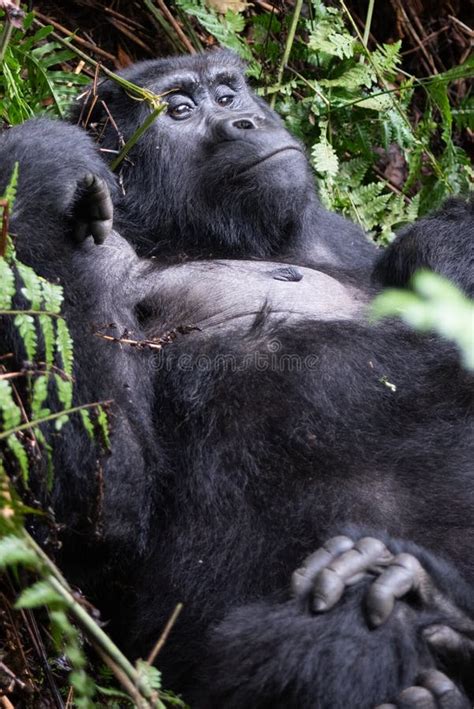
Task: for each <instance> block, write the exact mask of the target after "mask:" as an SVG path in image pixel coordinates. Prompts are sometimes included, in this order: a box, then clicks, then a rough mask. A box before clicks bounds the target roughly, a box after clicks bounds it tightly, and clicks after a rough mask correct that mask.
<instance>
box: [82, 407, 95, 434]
mask: <svg viewBox="0 0 474 709" xmlns="http://www.w3.org/2000/svg"><path fill="white" fill-rule="evenodd" d="M79 414H80V416H81V419H82V425H83V426H84V428H85V429H86V432H87V435H88V436H89V438H90V439H91V440H94V426H93V424H92V420H91V417H90V413H89V411H88V410H87V409H81V410H80V411H79Z"/></svg>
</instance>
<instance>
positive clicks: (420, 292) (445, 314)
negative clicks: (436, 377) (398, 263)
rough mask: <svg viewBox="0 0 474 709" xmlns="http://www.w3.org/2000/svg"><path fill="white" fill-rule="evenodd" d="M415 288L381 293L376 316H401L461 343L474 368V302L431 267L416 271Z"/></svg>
mask: <svg viewBox="0 0 474 709" xmlns="http://www.w3.org/2000/svg"><path fill="white" fill-rule="evenodd" d="M413 288H414V292H410V291H404V290H397V289H389V290H386V291H384V292H383V293H381V294H380V295H379V296H377V298H375V300H374V301H373V303H372V316H373V317H374V318H375V319H377V318H382V317H387V316H397V317H400V318H401V319H402V320H403V321H404V322H406V323H407V324H408V325H410V326H411V327H414V328H415V329H417V330H421V331H429V330H431V331H433V332H436V333H438V334H439V335H441V336H442V337H444V338H446V339H448V340H451V341H452V342H454V343H455V344H456V345H457V346H458V348H459V350H460V352H461V355H462V358H463V362H464V365H465V366H466V368H468V369H471V370H474V337H473V332H474V302H473V301H472V300H469V298H467V297H466V296H465V295H464V294H463V293H462V292H461V291H460V290H459V289H458V288H456V287H455V286H454V285H453V284H452V283H450V282H449V281H448V280H447V279H446V278H444V277H443V276H440V275H439V274H437V273H430V272H429V271H420V272H418V273H417V274H415V276H414V278H413Z"/></svg>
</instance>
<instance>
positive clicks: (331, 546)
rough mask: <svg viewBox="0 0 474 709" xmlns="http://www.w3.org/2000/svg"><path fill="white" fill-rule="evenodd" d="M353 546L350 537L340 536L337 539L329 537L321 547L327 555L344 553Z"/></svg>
mask: <svg viewBox="0 0 474 709" xmlns="http://www.w3.org/2000/svg"><path fill="white" fill-rule="evenodd" d="M353 546H354V542H353V541H352V539H350V537H346V536H344V535H340V536H338V537H331V539H328V541H327V542H325V543H324V544H323V546H322V548H323V549H324V551H327V552H328V554H331V555H332V554H341V553H342V552H344V551H347V550H349V549H352V547H353Z"/></svg>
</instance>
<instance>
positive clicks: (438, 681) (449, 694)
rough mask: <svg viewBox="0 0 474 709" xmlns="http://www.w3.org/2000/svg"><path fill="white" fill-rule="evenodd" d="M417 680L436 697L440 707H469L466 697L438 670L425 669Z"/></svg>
mask: <svg viewBox="0 0 474 709" xmlns="http://www.w3.org/2000/svg"><path fill="white" fill-rule="evenodd" d="M418 681H419V682H420V683H421V684H422V685H423V686H424V687H426V689H428V690H429V691H430V692H431V694H432V695H433V696H434V697H435V698H436V700H437V703H438V707H439V708H440V709H469V707H470V702H469V701H468V699H467V697H466V696H464V695H463V694H462V692H461V691H460V690H459V689H458V687H456V685H455V684H454V682H452V681H451V680H450V679H449V677H446V675H445V674H443V673H442V672H439V670H425V671H424V672H422V673H421V674H420V676H419V678H418Z"/></svg>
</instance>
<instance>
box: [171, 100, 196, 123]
mask: <svg viewBox="0 0 474 709" xmlns="http://www.w3.org/2000/svg"><path fill="white" fill-rule="evenodd" d="M192 110H193V109H192V107H191V106H190V105H189V104H187V103H177V104H176V105H174V106H170V105H168V109H167V113H168V115H169V116H171V118H174V119H175V121H182V120H184V119H185V118H189V116H190V115H191V111H192Z"/></svg>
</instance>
